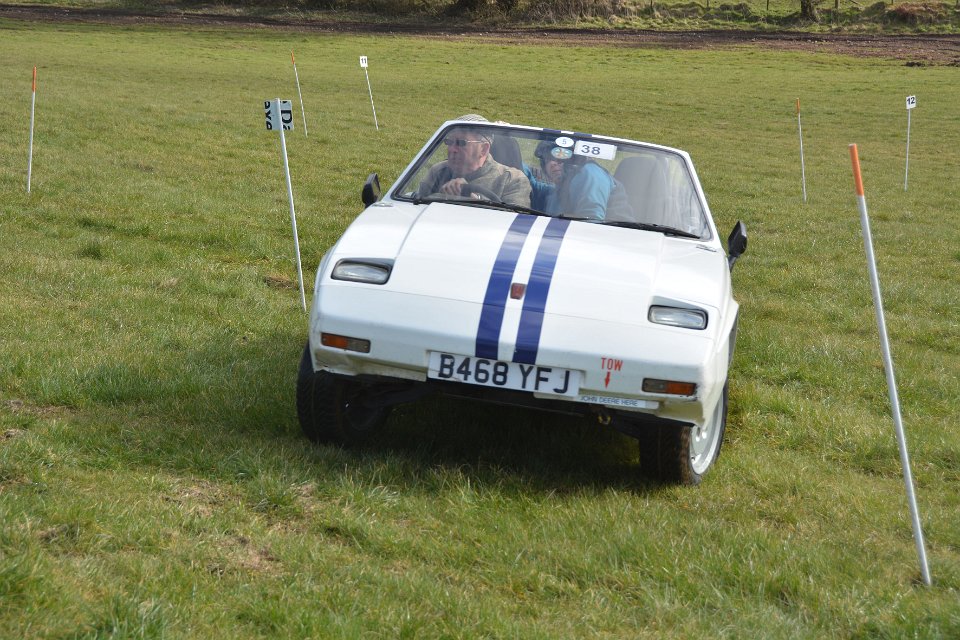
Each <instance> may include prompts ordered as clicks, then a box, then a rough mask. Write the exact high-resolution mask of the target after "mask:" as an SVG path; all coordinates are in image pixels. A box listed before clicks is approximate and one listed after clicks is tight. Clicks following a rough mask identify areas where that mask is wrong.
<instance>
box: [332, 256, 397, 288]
mask: <svg viewBox="0 0 960 640" xmlns="http://www.w3.org/2000/svg"><path fill="white" fill-rule="evenodd" d="M392 269H393V261H392V260H355V259H352V258H344V259H343V260H341V261H340V262H338V263H337V265H336V266H335V267H334V268H333V272H332V273H331V274H330V277H331V278H333V279H334V280H348V281H350V282H366V283H367V284H384V283H385V282H386V281H387V280H389V279H390V271H391V270H392Z"/></svg>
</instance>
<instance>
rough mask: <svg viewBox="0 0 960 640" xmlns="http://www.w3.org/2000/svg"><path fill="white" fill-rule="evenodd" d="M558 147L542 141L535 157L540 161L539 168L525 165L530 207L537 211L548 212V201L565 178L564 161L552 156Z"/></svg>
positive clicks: (547, 141) (551, 142) (552, 143)
mask: <svg viewBox="0 0 960 640" xmlns="http://www.w3.org/2000/svg"><path fill="white" fill-rule="evenodd" d="M555 147H556V145H555V144H554V142H553V141H552V140H541V141H540V143H539V144H538V145H537V148H536V150H535V151H534V153H533V155H534V156H535V157H536V158H537V159H538V160H539V161H540V166H539V167H531V166H530V165H528V164H527V163H523V173H524V174H526V176H527V180H529V181H530V186H531V188H532V192H531V193H530V206H531V207H532V208H534V209H536V210H537V211H544V212H546V210H547V200H548V199H549V198H550V194H552V193H553V192H554V190H555V189H556V188H557V183H558V182H560V178H561V177H562V176H563V160H561V159H558V158H555V157H553V156H552V155H551V153H550V152H551V151H552V150H553V149H554V148H555Z"/></svg>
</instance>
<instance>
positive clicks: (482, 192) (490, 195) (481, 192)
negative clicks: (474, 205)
mask: <svg viewBox="0 0 960 640" xmlns="http://www.w3.org/2000/svg"><path fill="white" fill-rule="evenodd" d="M473 194H477V195H478V196H483V197H484V198H486V199H487V200H489V201H490V202H500V203H503V198H501V197H500V196H498V195H497V194H495V193H494V192H493V191H490V189H487V188H486V187H481V186H480V185H476V184H472V183H470V182H468V183H466V184H465V185H463V186H462V187H460V195H461V196H463V197H464V198H469V197H470V196H471V195H473Z"/></svg>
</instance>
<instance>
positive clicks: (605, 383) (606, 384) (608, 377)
mask: <svg viewBox="0 0 960 640" xmlns="http://www.w3.org/2000/svg"><path fill="white" fill-rule="evenodd" d="M603 386H605V387H608V386H610V372H609V371H607V379H606V380H604V381H603Z"/></svg>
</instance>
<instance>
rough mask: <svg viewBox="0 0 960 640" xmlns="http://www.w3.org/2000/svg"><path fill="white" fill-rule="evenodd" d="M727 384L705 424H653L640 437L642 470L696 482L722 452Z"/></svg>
mask: <svg viewBox="0 0 960 640" xmlns="http://www.w3.org/2000/svg"><path fill="white" fill-rule="evenodd" d="M727 396H728V385H727V383H724V385H723V393H722V395H721V397H720V401H719V403H718V405H717V408H716V409H714V413H713V416H711V418H710V420H709V422H708V423H707V424H706V425H704V427H703V428H698V427H692V426H687V427H673V426H655V427H650V428H649V429H648V430H647V431H646V433H645V434H644V435H643V436H642V437H641V438H640V471H641V473H643V475H645V476H647V477H648V478H651V479H654V480H659V481H660V482H667V483H671V484H685V485H697V484H700V481H701V480H703V476H704V474H705V473H706V472H707V471H708V470H709V469H710V467H712V466H713V464H714V463H715V462H716V461H717V458H718V457H719V456H720V448H721V446H722V445H723V436H724V433H725V431H726V426H727V399H728V398H727Z"/></svg>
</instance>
